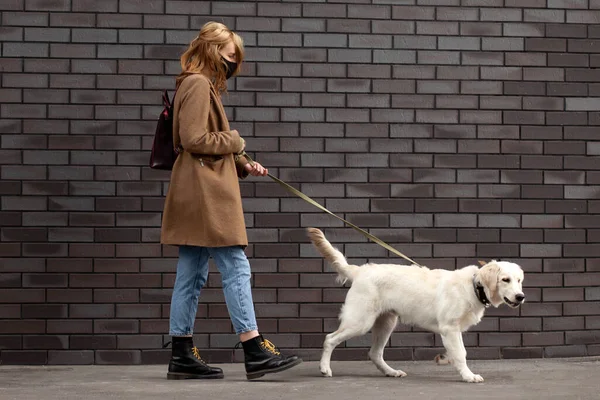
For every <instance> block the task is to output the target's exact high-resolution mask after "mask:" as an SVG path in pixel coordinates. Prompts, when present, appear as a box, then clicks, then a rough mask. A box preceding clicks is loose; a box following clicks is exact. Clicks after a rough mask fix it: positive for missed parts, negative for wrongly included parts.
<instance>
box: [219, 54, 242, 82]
mask: <svg viewBox="0 0 600 400" xmlns="http://www.w3.org/2000/svg"><path fill="white" fill-rule="evenodd" d="M221 58H222V59H223V61H225V64H227V68H226V71H225V74H226V78H227V79H229V78H231V77H232V76H233V73H234V72H235V70H236V69H237V66H238V64H237V63H236V62H233V61H229V60H228V59H226V58H225V57H221Z"/></svg>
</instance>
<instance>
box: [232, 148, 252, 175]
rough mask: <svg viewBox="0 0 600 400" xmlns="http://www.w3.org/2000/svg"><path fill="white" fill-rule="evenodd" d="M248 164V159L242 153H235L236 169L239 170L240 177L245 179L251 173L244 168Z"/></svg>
mask: <svg viewBox="0 0 600 400" xmlns="http://www.w3.org/2000/svg"><path fill="white" fill-rule="evenodd" d="M246 164H248V160H247V159H246V157H244V156H243V155H242V154H236V155H235V169H236V171H237V175H238V178H240V179H245V178H247V177H248V175H250V173H249V172H248V171H246V169H245V168H244V167H245V166H246Z"/></svg>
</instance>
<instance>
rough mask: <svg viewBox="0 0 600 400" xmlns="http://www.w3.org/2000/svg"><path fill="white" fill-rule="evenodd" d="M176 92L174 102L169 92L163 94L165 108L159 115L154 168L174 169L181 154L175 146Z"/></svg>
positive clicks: (151, 166) (152, 154)
mask: <svg viewBox="0 0 600 400" xmlns="http://www.w3.org/2000/svg"><path fill="white" fill-rule="evenodd" d="M175 94H177V92H175ZM175 94H174V95H173V102H171V101H170V100H169V93H168V92H167V91H166V90H165V91H164V93H163V95H162V98H163V104H164V106H165V108H164V109H163V111H162V112H161V113H160V116H159V117H158V122H157V124H156V132H155V133H154V143H153V144H152V153H151V154H150V168H153V169H162V170H169V171H170V170H172V169H173V164H175V160H176V159H177V156H178V154H179V153H178V152H177V151H176V150H175V148H174V147H173V108H174V107H173V104H174V103H175Z"/></svg>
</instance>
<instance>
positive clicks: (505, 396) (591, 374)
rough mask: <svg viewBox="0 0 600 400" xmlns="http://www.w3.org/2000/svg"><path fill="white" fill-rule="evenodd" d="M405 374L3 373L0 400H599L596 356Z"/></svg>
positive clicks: (408, 368)
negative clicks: (469, 376)
mask: <svg viewBox="0 0 600 400" xmlns="http://www.w3.org/2000/svg"><path fill="white" fill-rule="evenodd" d="M389 364H390V365H391V366H392V367H394V368H400V369H402V370H404V371H405V372H406V373H408V376H407V377H405V378H386V377H383V376H382V375H380V374H379V372H378V371H377V370H376V369H375V366H373V365H372V364H371V363H370V362H341V361H338V362H335V361H334V362H332V369H333V378H323V377H321V376H320V373H319V369H318V363H317V362H305V363H303V364H301V365H300V366H298V367H296V368H294V369H291V370H288V371H285V372H282V373H279V374H274V375H270V376H269V375H267V376H265V377H263V378H261V379H259V380H256V381H251V382H249V381H247V380H246V378H245V375H244V366H243V364H224V365H220V366H221V367H222V368H223V369H224V372H225V375H226V376H225V379H223V380H216V381H198V380H191V381H168V380H167V379H166V366H164V365H148V366H52V367H39V366H36V367H33V366H32V367H29V366H25V367H23V366H2V367H0V399H1V400H11V399H21V400H26V399H27V400H28V399H35V400H40V399H43V400H52V399H60V400H69V399H86V400H87V399H89V400H94V399H143V400H150V399H161V400H167V399H177V400H180V399H202V400H220V399H261V400H263V399H264V400H271V399H290V400H305V399H307V400H308V399H310V400H313V399H327V400H334V399H343V400H351V399H361V400H373V399H438V400H439V399H444V400H446V399H461V400H470V399H473V400H474V399H485V400H492V399H501V400H517V399H527V400H532V399H544V400H546V399H561V400H565V399H567V400H570V399H581V400H583V399H600V357H594V358H591V357H590V358H577V359H574V358H571V359H540V360H493V361H477V360H476V361H470V363H469V364H470V367H471V370H473V372H474V373H478V374H481V375H482V376H483V377H484V379H485V382H483V383H478V384H473V383H464V382H462V381H461V380H460V377H459V375H458V373H457V372H456V371H455V370H454V368H453V367H449V366H437V365H435V364H434V363H433V362H422V361H419V362H390V363H389Z"/></svg>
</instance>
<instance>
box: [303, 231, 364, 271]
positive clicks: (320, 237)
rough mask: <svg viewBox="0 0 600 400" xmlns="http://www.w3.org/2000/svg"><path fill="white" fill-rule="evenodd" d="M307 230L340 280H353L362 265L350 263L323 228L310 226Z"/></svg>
mask: <svg viewBox="0 0 600 400" xmlns="http://www.w3.org/2000/svg"><path fill="white" fill-rule="evenodd" d="M307 231H308V237H309V238H310V240H311V241H312V243H313V244H314V245H315V247H316V248H317V250H318V251H319V253H321V255H322V256H323V257H324V258H325V259H326V260H327V261H329V263H330V264H331V266H332V267H333V269H335V270H336V271H337V273H338V281H340V282H342V283H344V282H346V281H350V282H352V281H353V280H354V277H355V276H356V274H358V272H359V269H360V267H358V266H356V265H350V264H348V262H347V261H346V257H344V255H343V254H342V253H340V251H339V250H337V249H336V248H335V247H333V246H332V245H331V243H329V241H328V240H327V239H326V238H325V235H324V234H323V232H321V230H319V229H317V228H308V229H307Z"/></svg>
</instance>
